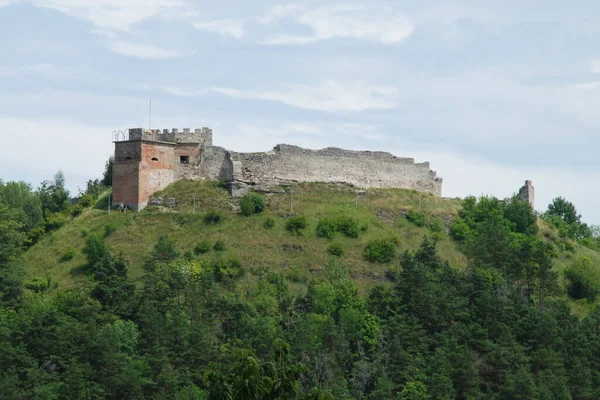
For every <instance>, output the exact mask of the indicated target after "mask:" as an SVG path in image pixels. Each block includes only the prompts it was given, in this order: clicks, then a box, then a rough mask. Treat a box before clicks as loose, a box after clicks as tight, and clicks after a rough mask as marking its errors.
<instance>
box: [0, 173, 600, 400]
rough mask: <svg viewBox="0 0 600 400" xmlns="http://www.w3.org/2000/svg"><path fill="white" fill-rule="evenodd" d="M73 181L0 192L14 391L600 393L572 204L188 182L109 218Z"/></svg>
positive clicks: (2, 315) (4, 311) (179, 398)
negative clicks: (71, 191) (73, 200)
mask: <svg viewBox="0 0 600 400" xmlns="http://www.w3.org/2000/svg"><path fill="white" fill-rule="evenodd" d="M56 181H57V182H58V183H55V184H54V186H53V187H50V188H49V189H48V190H47V191H46V192H45V191H43V190H40V191H39V192H37V193H34V192H32V190H31V189H30V188H28V187H27V186H26V185H16V186H15V185H12V186H11V185H8V186H7V188H8V189H6V188H2V187H1V185H0V189H3V190H4V193H5V194H4V195H3V190H0V200H1V201H0V216H7V217H9V218H4V219H3V218H0V237H5V238H7V239H9V240H5V241H0V359H1V360H2V362H1V363H0V393H3V396H4V397H6V398H11V399H12V398H14V399H19V398H44V399H45V398H55V399H63V398H65V399H68V398H71V399H80V398H86V399H87V398H89V399H92V398H94V399H96V398H97V399H104V398H106V399H122V398H131V399H134V398H135V399H138V398H139V399H141V398H147V399H175V400H183V399H185V400H191V399H195V400H207V399H208V400H215V399H228V400H233V399H236V400H237V399H239V400H242V399H243V400H246V399H300V400H317V399H318V400H332V399H345V400H351V399H372V400H375V399H377V400H383V399H386V400H387V399H403V400H406V399H423V400H425V399H470V398H472V399H483V398H486V399H488V398H489V399H502V400H503V399H538V400H551V399H552V400H554V399H556V400H558V399H590V400H591V399H596V398H600V373H598V371H600V334H599V333H598V326H600V309H598V308H597V301H598V299H599V298H600V269H599V268H598V265H600V253H599V252H598V251H597V250H598V246H597V244H598V241H597V237H596V236H594V235H592V229H590V228H589V227H588V226H587V225H585V224H583V223H582V222H581V220H580V217H578V216H577V214H576V210H575V208H574V206H573V205H572V204H570V203H568V202H566V201H565V200H564V199H557V200H556V201H555V202H554V205H553V210H554V214H550V213H548V214H547V215H545V216H544V217H543V218H540V217H539V216H537V215H535V213H534V212H533V210H532V209H531V207H530V205H529V203H527V202H523V201H520V200H518V199H517V198H512V199H507V200H499V199H496V198H480V199H476V198H474V197H468V198H466V199H463V200H460V199H443V198H437V197H433V196H431V195H424V194H422V193H417V192H412V191H406V190H368V191H366V192H364V193H360V194H358V193H357V192H355V189H354V188H351V187H347V186H343V185H334V184H316V183H315V184H303V185H295V186H294V190H293V196H292V193H291V192H290V190H289V188H282V187H273V188H270V193H267V194H260V195H257V194H251V195H249V196H247V197H245V198H243V199H241V200H236V199H232V198H230V196H229V195H228V194H227V192H226V191H225V190H224V189H223V188H222V187H221V185H219V184H218V183H210V182H185V181H183V182H177V183H176V184H173V185H171V186H170V187H168V188H166V189H165V190H164V191H163V192H160V193H157V194H156V196H157V197H160V198H162V199H163V201H162V203H161V204H170V206H167V207H164V206H152V207H148V208H147V209H145V210H144V211H143V212H140V213H134V212H126V213H121V212H119V211H118V210H113V211H112V212H111V213H110V215H109V214H108V213H107V211H106V209H105V205H107V201H108V198H107V197H103V196H100V197H99V200H98V201H97V204H96V205H95V206H94V207H93V202H94V198H96V197H98V196H97V195H92V194H91V191H88V192H90V193H87V194H85V195H82V196H81V197H80V199H79V201H78V203H77V204H76V205H75V206H72V205H71V204H70V203H69V202H68V201H65V199H66V197H65V195H64V194H65V193H64V192H63V191H62V189H61V185H60V184H59V183H60V180H58V179H57V180H56ZM93 187H95V185H93V186H92V188H93ZM9 189H10V190H9ZM98 189H101V187H98ZM99 192H100V190H96V191H95V192H94V193H96V194H97V193H99ZM6 193H8V194H11V195H10V196H7V195H6ZM15 193H21V195H20V196H15V195H14V194H15ZM15 199H20V200H19V201H16V200H15ZM3 204H8V205H9V206H10V207H11V208H8V207H6V206H4V205H3ZM31 205H37V206H36V207H37V208H36V207H31ZM40 211H41V212H40ZM256 211H259V212H258V213H256ZM243 213H245V214H247V215H249V216H245V215H242V214H243ZM563 216H567V217H568V218H563ZM2 235H4V236H2ZM570 237H572V238H573V239H570ZM28 241H29V242H30V243H31V242H34V241H35V244H34V245H32V246H31V247H29V248H28V250H27V251H25V252H24V253H22V254H20V252H21V249H22V248H23V244H26V243H27V242H28ZM583 244H585V245H586V246H587V247H584V246H583ZM405 250H408V251H405ZM15 260H16V261H15ZM19 266H22V267H23V268H24V269H25V273H26V275H27V276H26V278H25V280H24V282H23V277H22V276H21V275H20V268H19ZM567 278H568V279H567ZM574 299H579V300H574Z"/></svg>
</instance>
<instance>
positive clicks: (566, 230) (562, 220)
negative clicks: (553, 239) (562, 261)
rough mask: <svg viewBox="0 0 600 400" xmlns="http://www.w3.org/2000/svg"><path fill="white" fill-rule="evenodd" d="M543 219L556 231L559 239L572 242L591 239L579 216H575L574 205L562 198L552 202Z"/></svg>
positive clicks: (590, 234) (589, 230)
mask: <svg viewBox="0 0 600 400" xmlns="http://www.w3.org/2000/svg"><path fill="white" fill-rule="evenodd" d="M544 218H545V219H546V220H547V221H549V222H550V223H552V224H553V225H554V226H555V227H556V228H557V229H558V232H559V235H560V236H561V237H568V238H570V239H573V240H576V239H583V238H590V237H592V231H591V229H590V227H589V226H588V225H587V224H585V223H583V222H581V215H579V214H577V209H576V208H575V205H573V203H571V202H569V201H567V200H565V199H564V198H563V197H557V198H555V199H554V200H552V203H550V205H548V211H546V213H545V214H544Z"/></svg>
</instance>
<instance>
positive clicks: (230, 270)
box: [211, 258, 244, 282]
mask: <svg viewBox="0 0 600 400" xmlns="http://www.w3.org/2000/svg"><path fill="white" fill-rule="evenodd" d="M211 266H212V269H213V271H214V274H215V279H216V280H217V281H218V282H222V281H224V280H227V279H235V278H239V277H241V276H242V275H243V274H244V269H243V268H242V263H241V262H240V260H238V259H237V258H227V259H222V258H221V259H218V260H215V261H213V262H212V265H211Z"/></svg>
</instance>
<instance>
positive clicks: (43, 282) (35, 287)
mask: <svg viewBox="0 0 600 400" xmlns="http://www.w3.org/2000/svg"><path fill="white" fill-rule="evenodd" d="M23 286H24V287H25V288H27V289H29V290H32V291H34V292H43V291H45V290H47V289H48V288H49V287H50V279H49V278H42V277H39V276H36V277H35V278H32V279H28V280H26V281H25V282H23Z"/></svg>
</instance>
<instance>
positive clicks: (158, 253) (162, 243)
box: [152, 235, 179, 262]
mask: <svg viewBox="0 0 600 400" xmlns="http://www.w3.org/2000/svg"><path fill="white" fill-rule="evenodd" d="M177 257H179V252H178V251H177V250H176V249H175V244H174V243H173V242H172V241H171V240H170V239H169V237H168V236H165V235H161V236H159V237H158V241H157V242H156V245H155V246H154V250H153V251H152V260H154V261H158V262H169V261H173V260H175V259H176V258H177Z"/></svg>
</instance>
